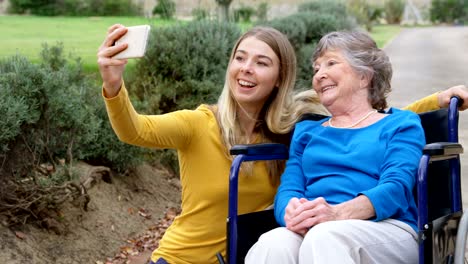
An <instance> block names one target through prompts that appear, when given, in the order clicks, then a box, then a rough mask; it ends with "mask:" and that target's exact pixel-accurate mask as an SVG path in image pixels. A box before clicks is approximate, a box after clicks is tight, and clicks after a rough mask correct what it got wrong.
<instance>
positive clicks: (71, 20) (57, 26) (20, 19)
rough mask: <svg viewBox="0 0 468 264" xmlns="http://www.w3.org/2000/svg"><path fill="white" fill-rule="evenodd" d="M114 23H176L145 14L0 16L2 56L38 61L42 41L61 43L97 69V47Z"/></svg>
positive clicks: (51, 43) (159, 24) (74, 54)
mask: <svg viewBox="0 0 468 264" xmlns="http://www.w3.org/2000/svg"><path fill="white" fill-rule="evenodd" d="M115 23H120V24H123V25H125V26H135V25H140V24H149V25H152V26H165V25H170V24H174V23H176V22H175V21H165V20H160V19H146V18H144V17H37V16H0V32H2V40H1V49H0V59H2V58H5V57H8V56H12V55H14V54H17V53H18V54H21V55H24V56H26V57H27V58H29V59H30V60H31V61H32V62H38V61H39V57H40V52H41V50H42V45H43V43H47V44H48V45H49V46H51V45H55V44H57V43H58V42H62V43H63V46H64V50H65V54H72V55H73V57H81V58H82V61H83V65H84V68H85V70H86V71H87V72H95V71H97V63H96V60H97V58H96V54H97V50H98V48H99V46H100V45H101V42H102V41H103V40H104V38H105V36H106V32H107V29H108V28H109V27H110V26H111V25H113V24H115Z"/></svg>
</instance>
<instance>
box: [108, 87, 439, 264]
mask: <svg viewBox="0 0 468 264" xmlns="http://www.w3.org/2000/svg"><path fill="white" fill-rule="evenodd" d="M104 98H105V97H104ZM105 102H106V107H107V112H108V115H109V119H110V122H111V124H112V127H113V129H114V131H115V133H116V134H117V136H118V137H119V139H120V140H122V141H123V142H126V143H129V144H133V145H138V146H142V147H149V148H173V149H177V151H178V158H179V166H180V181H181V185H182V194H181V195H182V197H181V198H182V212H181V214H180V215H179V216H178V217H176V219H175V220H174V222H173V223H172V225H171V226H170V227H169V228H168V229H167V231H166V233H165V234H164V236H163V238H162V240H161V241H160V244H159V248H158V249H156V250H155V251H154V252H153V254H152V257H151V259H152V261H154V262H156V261H157V260H158V259H159V258H160V257H163V258H164V259H165V260H167V261H168V262H169V263H176V264H188V263H200V264H209V263H217V259H216V257H215V254H216V253H217V252H221V253H222V254H223V256H225V255H226V217H227V210H228V209H227V208H228V186H229V182H228V178H229V177H228V176H229V169H230V166H231V160H230V159H229V157H228V156H226V150H225V147H224V146H223V145H222V140H221V138H220V133H219V127H218V123H217V121H216V118H215V116H214V114H213V113H212V111H211V110H210V109H209V108H208V107H207V106H206V105H201V106H199V107H198V108H197V109H196V110H181V111H176V112H172V113H168V114H163V115H140V114H138V113H137V112H136V111H135V110H134V108H133V106H132V105H131V103H130V100H129V98H128V92H127V90H126V88H125V86H124V85H123V86H122V89H121V91H120V92H119V94H118V95H117V96H115V97H113V98H110V99H108V98H105ZM407 109H409V110H412V111H416V112H421V111H428V110H433V109H438V106H437V97H436V94H434V95H431V96H429V97H426V98H425V99H423V100H420V101H418V102H416V103H414V104H412V105H411V106H409V107H407ZM253 175H254V176H251V177H245V176H243V175H240V177H239V213H246V212H252V211H259V210H262V209H264V208H266V207H267V206H269V205H271V204H272V203H273V198H274V195H275V192H276V186H271V184H270V182H269V179H268V175H267V171H266V167H265V166H264V163H262V162H258V163H256V165H255V167H254V173H253Z"/></svg>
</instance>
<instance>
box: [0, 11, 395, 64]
mask: <svg viewBox="0 0 468 264" xmlns="http://www.w3.org/2000/svg"><path fill="white" fill-rule="evenodd" d="M115 23H121V24H123V25H125V26H134V25H141V24H149V25H152V26H167V25H172V24H175V23H177V22H176V21H165V20H161V19H149V18H144V17H37V16H0V32H2V40H1V49H0V59H2V58H5V57H8V56H11V55H13V54H15V53H19V54H22V55H24V56H26V57H28V58H29V59H30V60H31V61H33V62H37V61H39V56H40V55H39V54H40V52H41V50H42V45H43V43H47V44H48V45H55V44H56V43H58V42H62V43H63V45H64V49H65V54H70V53H71V54H72V55H73V56H75V57H78V56H79V57H81V59H82V60H83V65H84V68H85V70H86V71H87V72H97V64H96V53H97V49H98V47H99V45H100V44H101V42H102V41H103V39H104V37H105V35H106V31H107V28H108V27H109V26H111V25H112V24H115ZM248 27H249V25H244V24H242V25H241V28H242V29H244V30H245V29H247V28H248ZM399 31H400V27H399V26H391V25H390V26H387V25H384V26H375V27H374V29H373V32H372V33H371V35H372V37H373V38H374V39H375V40H376V42H377V44H378V45H379V47H383V46H384V45H385V43H387V42H388V41H389V40H390V39H392V38H393V37H394V36H396V35H397V34H398V33H399ZM133 62H134V61H132V63H133ZM132 63H131V64H130V66H131V65H132Z"/></svg>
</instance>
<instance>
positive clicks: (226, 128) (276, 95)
mask: <svg viewBox="0 0 468 264" xmlns="http://www.w3.org/2000/svg"><path fill="white" fill-rule="evenodd" d="M249 37H255V38H256V39H258V40H260V41H263V42H265V43H266V44H267V45H268V46H269V47H270V48H271V49H272V50H273V51H274V52H275V54H276V55H277V56H278V58H279V62H280V67H279V77H278V80H279V81H278V86H277V87H275V89H274V90H273V92H272V94H271V95H270V97H269V98H268V100H267V101H266V102H265V105H264V106H263V109H262V111H261V112H260V115H259V117H258V121H257V125H256V128H255V129H256V130H257V132H258V133H259V135H260V140H259V142H261V143H266V142H275V143H284V144H288V145H289V141H290V137H291V135H290V134H289V132H290V131H291V130H292V128H293V126H294V124H295V123H296V122H297V121H298V120H299V118H300V117H301V116H302V114H304V113H311V112H314V113H317V112H320V110H319V109H323V107H322V106H321V105H320V103H319V100H318V98H317V96H316V95H314V92H313V91H308V92H303V93H300V94H298V95H297V96H295V97H294V96H293V89H294V84H295V81H296V55H295V53H294V49H293V47H292V45H291V43H290V42H289V40H288V39H287V37H286V36H285V35H283V34H282V33H281V32H279V31H278V30H276V29H274V28H270V27H254V28H252V29H251V30H249V31H247V32H246V33H245V34H243V35H242V36H241V37H240V38H239V39H238V40H237V42H236V44H235V46H234V48H233V49H232V52H231V57H230V60H229V65H231V63H232V61H233V58H234V54H235V52H236V50H237V48H238V46H239V44H240V43H241V42H242V41H243V40H244V39H246V38H249ZM228 67H229V66H228ZM232 85H233V84H231V83H230V79H229V73H228V71H227V72H226V78H225V83H224V88H223V91H222V93H221V95H220V97H219V99H218V104H217V108H216V111H215V112H216V117H217V120H218V124H219V127H220V130H221V137H222V140H223V143H224V145H225V147H226V155H228V157H229V158H230V159H231V157H230V156H229V153H228V150H229V149H230V148H231V147H232V146H234V145H236V144H247V143H249V142H248V140H247V139H246V137H245V135H243V131H242V130H241V128H240V126H239V124H238V121H237V113H238V110H240V109H239V107H240V106H239V104H238V103H237V102H236V100H235V98H234V96H233V93H232ZM296 100H298V102H299V103H293V101H296ZM322 112H323V111H322ZM266 166H267V170H268V173H269V175H270V182H271V183H272V185H277V184H278V183H279V177H280V176H281V173H282V172H283V170H284V166H285V161H266ZM242 172H243V173H244V174H247V175H251V174H252V173H253V164H252V163H251V162H249V163H246V164H244V165H243V168H242Z"/></svg>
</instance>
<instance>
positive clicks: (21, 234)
mask: <svg viewBox="0 0 468 264" xmlns="http://www.w3.org/2000/svg"><path fill="white" fill-rule="evenodd" d="M15 235H16V237H17V238H19V239H25V238H26V234H25V233H23V232H20V231H16V232H15Z"/></svg>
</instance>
